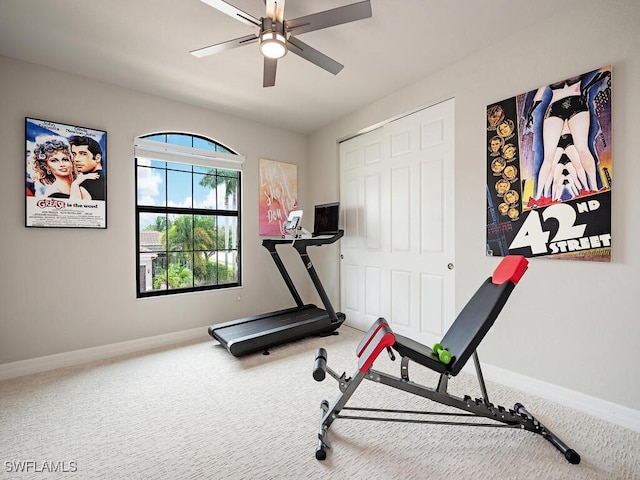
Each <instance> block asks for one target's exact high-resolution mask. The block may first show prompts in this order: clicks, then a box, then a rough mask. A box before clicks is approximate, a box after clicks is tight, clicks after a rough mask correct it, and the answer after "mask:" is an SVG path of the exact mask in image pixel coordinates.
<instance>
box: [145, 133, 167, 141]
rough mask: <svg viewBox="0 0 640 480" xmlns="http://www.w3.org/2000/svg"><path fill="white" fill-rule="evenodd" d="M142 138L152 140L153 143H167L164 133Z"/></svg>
mask: <svg viewBox="0 0 640 480" xmlns="http://www.w3.org/2000/svg"><path fill="white" fill-rule="evenodd" d="M144 138H145V139H147V140H153V141H154V142H162V143H167V136H166V135H165V134H164V133H159V134H157V135H148V136H146V137H144Z"/></svg>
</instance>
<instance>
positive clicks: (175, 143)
mask: <svg viewBox="0 0 640 480" xmlns="http://www.w3.org/2000/svg"><path fill="white" fill-rule="evenodd" d="M135 156H136V181H135V184H136V192H137V200H136V232H137V248H136V258H137V265H138V269H137V272H138V275H137V282H136V284H137V296H138V297H149V296H157V295H168V294H175V293H182V292H192V291H200V290H211V289H219V288H229V287H237V286H239V285H241V284H242V282H241V268H240V267H241V255H240V226H241V222H240V200H241V195H240V192H241V178H242V176H241V170H242V164H243V162H244V157H242V156H241V155H238V154H236V153H235V152H233V151H232V150H231V149H229V148H227V147H225V146H224V145H222V144H220V143H218V142H215V141H214V140H211V139H208V138H205V137H202V136H199V135H191V134H185V133H173V132H166V133H155V134H152V135H145V136H143V137H140V138H138V139H136V145H135Z"/></svg>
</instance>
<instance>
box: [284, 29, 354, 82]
mask: <svg viewBox="0 0 640 480" xmlns="http://www.w3.org/2000/svg"><path fill="white" fill-rule="evenodd" d="M287 44H288V46H289V51H290V52H292V53H295V54H296V55H299V56H301V57H302V58H304V59H305V60H309V61H310V62H311V63H313V64H315V65H317V66H319V67H320V68H324V69H325V70H326V71H327V72H330V73H333V74H334V75H337V74H338V72H340V70H342V69H343V68H344V65H342V64H340V63H338V62H336V61H335V60H334V59H332V58H329V57H327V56H326V55H325V54H324V53H321V52H319V51H318V50H316V49H315V48H313V47H310V46H309V45H307V44H306V43H304V42H302V41H300V40H298V39H297V38H295V37H289V40H288V41H287Z"/></svg>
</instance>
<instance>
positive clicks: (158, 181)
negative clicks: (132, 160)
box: [137, 166, 167, 206]
mask: <svg viewBox="0 0 640 480" xmlns="http://www.w3.org/2000/svg"><path fill="white" fill-rule="evenodd" d="M137 172H138V179H137V182H138V185H137V187H138V205H155V206H164V205H165V202H166V197H167V192H166V185H165V181H164V179H165V172H166V170H162V169H159V168H153V167H142V166H138V169H137Z"/></svg>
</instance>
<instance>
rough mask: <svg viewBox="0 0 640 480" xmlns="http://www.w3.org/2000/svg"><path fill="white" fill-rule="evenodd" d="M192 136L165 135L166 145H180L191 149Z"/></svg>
mask: <svg viewBox="0 0 640 480" xmlns="http://www.w3.org/2000/svg"><path fill="white" fill-rule="evenodd" d="M192 138H193V135H186V134H184V133H169V134H168V135H167V143H170V144H172V145H182V146H183V147H192V146H193V144H192V142H193V140H192Z"/></svg>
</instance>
